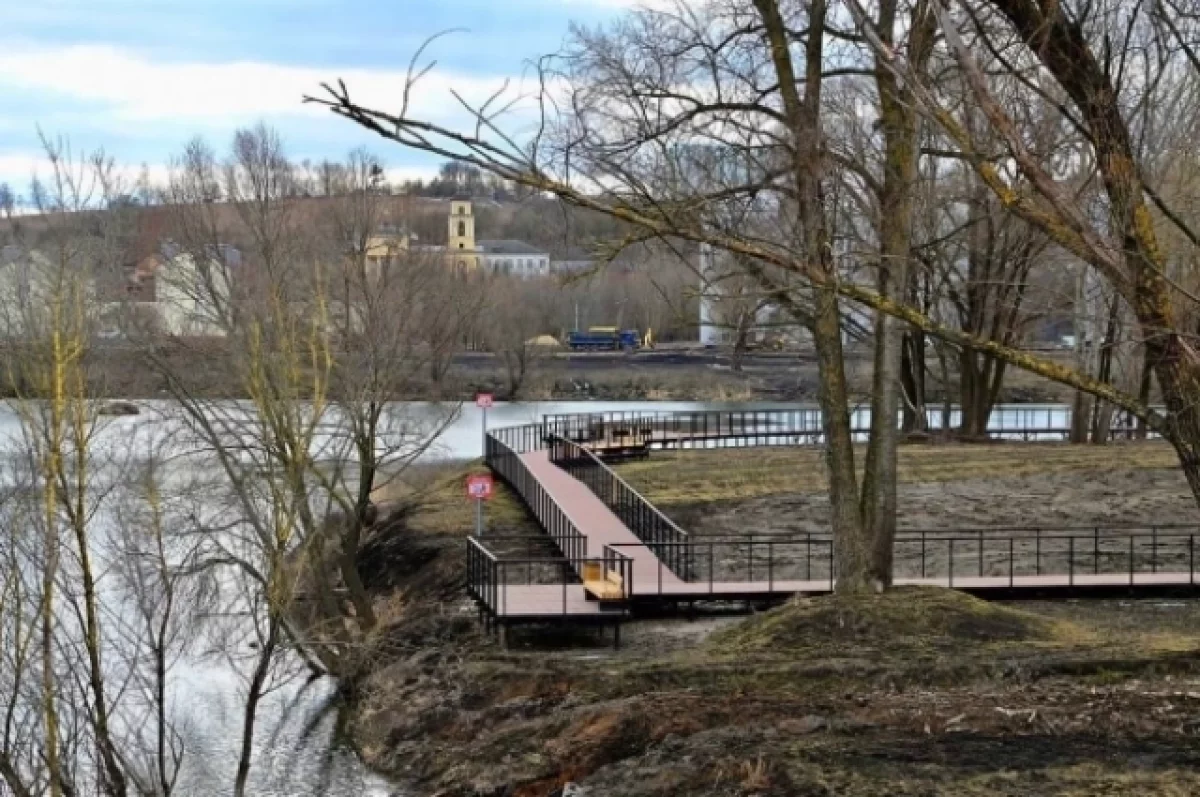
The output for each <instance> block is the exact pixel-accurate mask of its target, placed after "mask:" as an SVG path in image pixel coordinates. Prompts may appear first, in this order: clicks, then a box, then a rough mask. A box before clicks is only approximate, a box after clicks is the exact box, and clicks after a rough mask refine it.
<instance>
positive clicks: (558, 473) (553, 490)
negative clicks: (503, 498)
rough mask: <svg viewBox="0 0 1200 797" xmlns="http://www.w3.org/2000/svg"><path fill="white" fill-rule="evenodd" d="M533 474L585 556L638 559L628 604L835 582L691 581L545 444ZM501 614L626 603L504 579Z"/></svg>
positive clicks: (1014, 581) (601, 608) (1015, 583)
mask: <svg viewBox="0 0 1200 797" xmlns="http://www.w3.org/2000/svg"><path fill="white" fill-rule="evenodd" d="M520 458H521V460H522V462H523V463H524V465H525V467H526V468H527V469H528V471H529V473H530V474H531V475H532V476H533V477H534V478H536V479H537V481H538V483H539V484H540V485H541V486H542V488H543V489H544V490H545V491H546V494H547V496H548V497H549V498H550V499H551V500H552V501H553V502H554V503H555V504H556V505H557V506H558V507H559V508H561V509H562V511H563V512H564V513H565V514H566V515H567V517H568V518H569V519H570V521H571V522H572V524H574V526H575V528H576V529H577V530H578V531H579V533H580V534H581V535H582V536H583V537H584V538H585V539H586V551H585V552H584V556H585V557H593V558H594V557H599V556H600V555H601V554H602V551H603V549H604V548H605V546H613V547H614V548H615V549H616V550H619V551H620V552H621V553H622V554H624V555H625V556H627V557H629V559H630V560H632V566H631V574H632V577H631V578H630V579H629V583H628V584H627V585H625V586H626V591H627V595H626V597H627V600H626V603H634V602H637V601H639V600H642V601H653V600H667V601H704V600H764V599H783V598H786V597H789V596H792V595H801V594H803V595H820V594H825V593H828V592H830V591H831V590H832V589H833V587H834V586H835V584H834V582H832V581H831V580H830V579H828V578H825V579H813V580H790V579H788V580H784V579H773V578H767V579H763V580H756V581H715V580H714V581H710V580H707V579H703V580H692V581H685V580H683V579H681V578H679V577H678V576H676V575H675V574H674V573H672V572H671V570H670V569H668V568H667V567H666V566H665V565H664V564H663V563H662V561H661V560H660V559H659V558H658V557H657V556H656V555H655V554H654V552H653V551H652V550H651V549H650V548H649V547H647V546H646V545H644V544H643V543H642V542H641V541H640V540H639V539H638V538H637V536H636V535H635V534H634V533H633V532H632V531H631V530H630V529H629V528H628V527H627V526H626V525H625V523H624V522H622V520H621V519H620V518H619V517H617V516H616V515H615V514H614V513H613V512H612V510H610V509H609V508H608V506H606V505H605V503H604V501H602V500H601V498H600V497H599V496H597V495H596V494H595V493H593V492H592V490H591V489H590V488H589V487H588V486H587V485H585V484H584V483H583V482H581V481H579V480H578V479H576V478H574V477H573V476H571V475H570V474H569V473H567V471H565V470H563V469H562V468H560V467H558V466H557V465H555V464H554V463H553V462H551V461H550V453H549V452H548V451H545V450H541V451H530V452H528V453H524V454H521V455H520ZM896 583H897V585H924V586H938V587H952V588H954V589H961V590H965V591H969V592H972V593H974V594H978V595H981V596H985V597H986V596H988V595H997V596H998V595H1004V594H1011V593H1014V592H1019V591H1037V590H1051V591H1058V590H1071V589H1076V590H1087V589H1092V590H1095V589H1121V588H1130V587H1143V588H1145V587H1159V588H1165V587H1194V586H1195V585H1196V574H1195V573H1188V572H1158V573H1136V572H1135V573H1132V574H1131V573H1100V574H1093V573H1079V572H1076V573H1074V574H1070V573H1061V574H1046V575H1012V576H1007V575H1006V576H982V577H979V576H955V577H954V578H949V577H947V576H940V577H933V578H907V579H897V580H896ZM497 593H498V594H497V601H496V603H497V605H496V607H495V614H496V616H497V617H498V618H502V619H512V620H521V619H526V620H533V619H539V618H540V619H549V618H577V619H580V620H588V619H595V620H599V619H603V618H610V617H612V616H613V615H614V611H616V612H619V611H621V610H622V609H623V607H622V606H619V605H613V604H611V603H603V602H601V601H597V600H593V599H591V598H590V597H589V596H588V594H587V592H586V591H585V589H584V587H583V585H582V584H566V583H562V584H501V585H499V587H498V590H497Z"/></svg>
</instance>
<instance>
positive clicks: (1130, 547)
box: [1129, 534, 1135, 587]
mask: <svg viewBox="0 0 1200 797" xmlns="http://www.w3.org/2000/svg"><path fill="white" fill-rule="evenodd" d="M1134 536H1135V535H1133V534H1130V535H1129V586H1131V587H1132V586H1133V539H1134Z"/></svg>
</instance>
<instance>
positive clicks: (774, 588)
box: [496, 573, 1195, 618]
mask: <svg viewBox="0 0 1200 797" xmlns="http://www.w3.org/2000/svg"><path fill="white" fill-rule="evenodd" d="M896 584H897V585H899V586H931V587H950V586H953V587H954V588H955V589H964V590H971V591H972V592H979V593H986V592H989V591H991V592H1004V591H1006V590H1009V589H1045V588H1050V589H1055V588H1059V589H1070V588H1072V587H1075V588H1089V587H1128V586H1155V587H1172V586H1178V587H1183V586H1191V585H1194V584H1195V580H1194V577H1193V575H1192V574H1190V573H1135V574H1134V576H1133V580H1132V581H1131V580H1130V578H1129V574H1127V573H1126V574H1124V575H1122V574H1117V573H1111V574H1103V573H1102V574H1100V575H1095V574H1092V573H1088V574H1077V575H1076V576H1075V577H1074V579H1073V580H1072V579H1071V577H1070V576H1069V575H1067V574H1062V575H1044V576H1015V577H1014V578H1013V579H1012V581H1011V582H1010V581H1009V579H1008V577H1007V576H1003V577H1001V576H985V577H983V578H979V577H962V578H955V579H954V582H953V585H951V583H950V580H949V579H948V578H902V579H897V580H896ZM566 589H567V593H566V594H567V601H566V604H565V607H566V608H565V612H564V603H563V587H562V585H534V586H529V585H524V584H514V585H505V586H502V587H500V590H499V591H500V598H499V603H500V606H499V609H498V610H497V612H496V614H497V615H498V616H500V617H510V618H513V617H561V616H563V615H564V614H566V615H567V616H599V615H602V614H604V612H603V610H602V609H601V608H600V603H599V602H597V601H589V600H587V598H586V596H585V595H584V591H583V587H582V586H581V585H579V584H570V585H567V588H566ZM633 589H634V597H635V598H636V597H643V598H645V597H659V596H661V597H665V598H672V599H677V600H705V599H707V598H710V597H717V598H720V597H729V596H748V597H754V596H762V597H787V596H789V595H796V594H801V593H803V594H811V595H819V594H823V593H827V592H829V590H830V584H829V580H828V579H825V580H820V581H790V580H789V581H774V582H768V581H715V582H712V583H711V584H710V582H708V581H690V582H689V581H680V580H679V579H675V580H674V581H673V582H664V583H663V586H662V588H661V589H659V587H658V584H657V581H655V582H654V583H646V584H643V585H639V584H637V583H636V582H635V583H634V585H633Z"/></svg>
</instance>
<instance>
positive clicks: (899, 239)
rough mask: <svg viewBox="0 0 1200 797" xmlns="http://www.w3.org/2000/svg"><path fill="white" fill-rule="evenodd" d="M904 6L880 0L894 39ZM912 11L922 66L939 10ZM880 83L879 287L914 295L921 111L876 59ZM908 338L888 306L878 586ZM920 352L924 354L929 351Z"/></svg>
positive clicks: (879, 455) (868, 491)
mask: <svg viewBox="0 0 1200 797" xmlns="http://www.w3.org/2000/svg"><path fill="white" fill-rule="evenodd" d="M897 6H898V1H897V0H882V2H880V4H879V32H880V36H881V37H883V40H884V42H885V43H887V44H894V42H895V28H896V11H897ZM912 13H913V19H912V25H911V31H910V35H909V42H908V44H909V50H910V53H911V56H912V59H913V65H914V68H915V69H918V70H920V69H922V68H923V63H924V59H925V57H926V53H927V47H928V44H929V43H930V42H931V41H932V34H933V17H932V16H930V15H929V14H928V9H927V8H926V7H925V4H924V2H917V4H916V5H915V7H914V9H913V12H912ZM875 82H876V85H877V87H878V89H879V102H880V111H881V113H880V122H881V127H882V130H883V139H884V167H883V185H882V188H881V190H880V192H879V194H880V195H879V210H880V212H879V216H880V220H879V278H878V282H879V293H880V295H881V296H884V297H897V296H898V297H901V298H902V299H907V297H908V294H909V292H910V291H909V259H910V257H911V254H910V250H911V245H912V220H913V199H912V196H913V191H912V188H913V184H914V183H915V182H916V177H917V157H918V149H917V126H918V120H919V117H918V116H917V114H916V112H915V110H914V108H913V105H912V99H911V97H908V96H907V94H906V93H905V90H904V89H903V87H902V86H901V85H900V84H899V82H898V81H897V80H896V76H895V73H894V72H893V71H892V70H891V68H890V66H888V64H886V63H884V62H883V61H878V62H877V63H876V68H875ZM902 344H903V329H902V325H901V322H900V321H898V320H897V319H895V318H893V317H892V316H890V315H887V314H885V313H882V312H881V313H877V314H876V319H875V363H874V365H875V370H874V374H873V378H872V385H871V438H870V441H869V442H868V444H867V456H866V462H865V464H864V468H863V486H862V503H861V506H862V520H863V525H864V526H865V527H866V530H867V533H868V534H869V535H870V541H871V542H870V552H869V555H868V563H867V580H868V582H869V584H870V586H872V587H874V588H876V589H882V588H885V587H888V586H890V585H891V583H892V559H893V555H894V550H895V538H896V509H897V498H896V475H897V473H896V470H897V451H896V447H897V442H898V439H899V430H898V427H897V421H898V415H899V411H900V406H899V404H900V388H901V385H900V376H901V361H902V355H903V352H902ZM922 348H923V347H922ZM921 354H922V356H923V355H924V351H922V353H921ZM923 414H924V412H923V411H922V415H923Z"/></svg>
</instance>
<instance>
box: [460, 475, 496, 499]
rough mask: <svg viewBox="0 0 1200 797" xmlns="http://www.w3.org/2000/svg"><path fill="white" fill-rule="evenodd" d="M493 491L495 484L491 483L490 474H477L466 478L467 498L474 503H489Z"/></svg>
mask: <svg viewBox="0 0 1200 797" xmlns="http://www.w3.org/2000/svg"><path fill="white" fill-rule="evenodd" d="M495 489H496V484H495V482H494V481H492V474H490V473H479V474H476V475H474V476H468V477H467V496H468V497H470V498H474V499H475V500H476V501H490V500H491V498H492V493H493V492H495Z"/></svg>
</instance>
